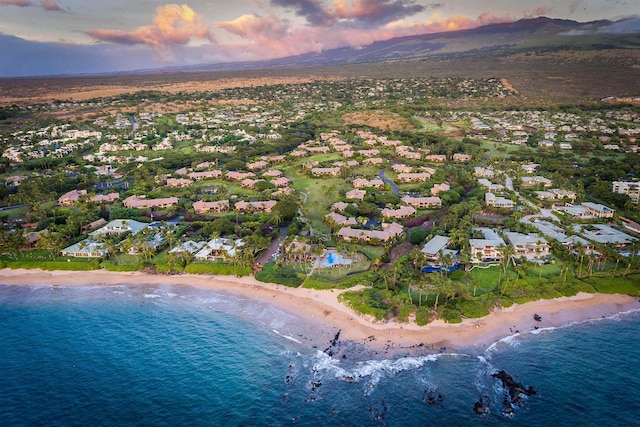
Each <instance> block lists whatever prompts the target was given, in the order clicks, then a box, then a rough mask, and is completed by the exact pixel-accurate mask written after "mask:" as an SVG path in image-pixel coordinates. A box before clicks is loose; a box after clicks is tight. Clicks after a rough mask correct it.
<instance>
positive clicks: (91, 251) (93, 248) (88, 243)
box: [61, 239, 107, 258]
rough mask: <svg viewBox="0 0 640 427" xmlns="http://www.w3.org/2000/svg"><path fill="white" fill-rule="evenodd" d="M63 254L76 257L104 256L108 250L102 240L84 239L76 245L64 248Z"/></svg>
mask: <svg viewBox="0 0 640 427" xmlns="http://www.w3.org/2000/svg"><path fill="white" fill-rule="evenodd" d="M61 254H62V256H69V257H74V258H102V257H103V256H105V255H106V254H107V250H106V249H105V248H104V245H103V244H102V243H100V242H96V241H95V240H93V239H84V240H82V241H80V242H78V243H76V244H74V245H71V246H69V247H67V248H64V249H63V250H62V251H61Z"/></svg>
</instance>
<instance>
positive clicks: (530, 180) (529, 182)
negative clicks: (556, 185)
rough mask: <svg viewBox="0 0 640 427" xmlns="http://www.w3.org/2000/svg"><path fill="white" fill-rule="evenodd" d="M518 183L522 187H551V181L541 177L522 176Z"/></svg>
mask: <svg viewBox="0 0 640 427" xmlns="http://www.w3.org/2000/svg"><path fill="white" fill-rule="evenodd" d="M520 181H521V182H522V186H523V187H533V186H535V185H539V184H542V186H543V187H551V186H552V185H553V181H551V180H550V179H547V178H545V177H543V176H523V177H522V178H520Z"/></svg>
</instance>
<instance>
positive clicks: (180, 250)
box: [168, 240, 207, 255]
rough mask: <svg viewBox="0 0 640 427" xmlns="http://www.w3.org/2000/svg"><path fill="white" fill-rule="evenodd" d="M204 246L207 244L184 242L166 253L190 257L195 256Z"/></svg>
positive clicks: (191, 241)
mask: <svg viewBox="0 0 640 427" xmlns="http://www.w3.org/2000/svg"><path fill="white" fill-rule="evenodd" d="M206 244H207V242H194V241H193V240H187V241H186V242H184V243H182V244H180V245H178V246H176V247H175V248H173V249H171V250H170V251H169V252H168V253H170V254H177V255H180V254H187V253H189V254H191V255H195V254H196V253H198V251H200V250H201V249H202V248H203V247H204V245H206Z"/></svg>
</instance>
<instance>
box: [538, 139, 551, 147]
mask: <svg viewBox="0 0 640 427" xmlns="http://www.w3.org/2000/svg"><path fill="white" fill-rule="evenodd" d="M554 145H555V142H553V141H549V140H548V139H543V140H542V141H538V147H546V148H551V147H553V146H554Z"/></svg>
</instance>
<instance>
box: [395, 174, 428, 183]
mask: <svg viewBox="0 0 640 427" xmlns="http://www.w3.org/2000/svg"><path fill="white" fill-rule="evenodd" d="M429 178H431V174H430V173H427V172H410V173H399V174H398V180H400V182H403V183H405V182H425V181H428V180H429Z"/></svg>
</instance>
